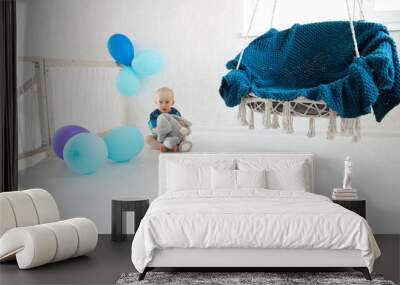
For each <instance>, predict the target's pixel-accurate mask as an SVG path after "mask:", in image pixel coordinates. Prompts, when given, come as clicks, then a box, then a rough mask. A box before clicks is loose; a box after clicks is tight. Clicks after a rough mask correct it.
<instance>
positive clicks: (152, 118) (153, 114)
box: [148, 107, 181, 130]
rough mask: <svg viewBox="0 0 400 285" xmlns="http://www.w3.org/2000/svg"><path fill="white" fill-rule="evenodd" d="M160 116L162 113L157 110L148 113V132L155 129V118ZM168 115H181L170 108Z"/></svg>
mask: <svg viewBox="0 0 400 285" xmlns="http://www.w3.org/2000/svg"><path fill="white" fill-rule="evenodd" d="M160 114H162V113H161V111H160V110H158V109H155V110H154V111H153V112H151V113H150V120H149V122H148V125H149V128H150V130H153V129H155V128H156V127H157V118H158V116H160ZM168 114H171V115H176V116H179V117H181V113H179V111H178V110H177V109H175V108H174V107H171V111H169V112H168Z"/></svg>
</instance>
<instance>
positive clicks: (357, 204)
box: [332, 199, 367, 219]
mask: <svg viewBox="0 0 400 285" xmlns="http://www.w3.org/2000/svg"><path fill="white" fill-rule="evenodd" d="M332 202H334V203H336V204H339V205H340V206H342V207H344V208H346V209H348V210H350V211H353V212H354V213H356V214H359V215H360V216H361V217H363V218H364V219H365V218H366V204H367V203H366V201H365V200H364V199H357V200H332Z"/></svg>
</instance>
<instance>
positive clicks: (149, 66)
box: [132, 50, 164, 76]
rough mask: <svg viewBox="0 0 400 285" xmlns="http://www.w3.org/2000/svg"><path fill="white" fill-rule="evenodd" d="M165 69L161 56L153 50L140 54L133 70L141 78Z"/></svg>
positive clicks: (135, 60)
mask: <svg viewBox="0 0 400 285" xmlns="http://www.w3.org/2000/svg"><path fill="white" fill-rule="evenodd" d="M163 67H164V59H163V58H162V56H161V54H159V53H158V52H156V51H152V50H145V51H142V52H140V53H139V54H138V55H137V56H136V57H135V58H134V59H133V61H132V68H133V69H134V70H135V72H137V73H138V75H139V76H148V75H152V74H155V73H157V72H160V71H161V70H162V68H163Z"/></svg>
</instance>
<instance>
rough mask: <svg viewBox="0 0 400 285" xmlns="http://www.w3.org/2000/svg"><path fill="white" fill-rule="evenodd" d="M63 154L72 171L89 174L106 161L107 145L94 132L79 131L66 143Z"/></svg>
mask: <svg viewBox="0 0 400 285" xmlns="http://www.w3.org/2000/svg"><path fill="white" fill-rule="evenodd" d="M63 156H64V161H65V163H66V164H67V166H68V167H69V168H70V169H71V170H72V171H73V172H75V173H78V174H91V173H94V172H96V171H97V170H98V169H99V168H100V167H101V166H102V165H103V164H104V163H105V162H106V161H107V145H106V143H105V142H104V141H103V140H102V139H101V138H99V137H98V136H96V135H94V134H91V133H80V134H77V135H75V136H73V137H72V138H71V139H70V140H69V141H68V142H67V143H66V145H65V147H64V152H63Z"/></svg>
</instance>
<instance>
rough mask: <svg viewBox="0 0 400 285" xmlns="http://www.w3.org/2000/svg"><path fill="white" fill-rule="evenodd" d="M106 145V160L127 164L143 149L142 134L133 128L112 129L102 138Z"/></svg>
mask: <svg viewBox="0 0 400 285" xmlns="http://www.w3.org/2000/svg"><path fill="white" fill-rule="evenodd" d="M104 141H105V142H106V144H107V149H108V158H109V159H110V160H112V161H114V162H127V161H129V160H131V159H132V158H134V157H135V156H137V155H138V154H139V153H140V152H141V151H142V149H143V146H144V138H143V135H142V133H141V132H140V131H139V130H138V129H137V128H133V127H128V126H121V127H117V128H114V129H112V130H111V131H110V132H108V133H107V134H106V135H105V136H104Z"/></svg>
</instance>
